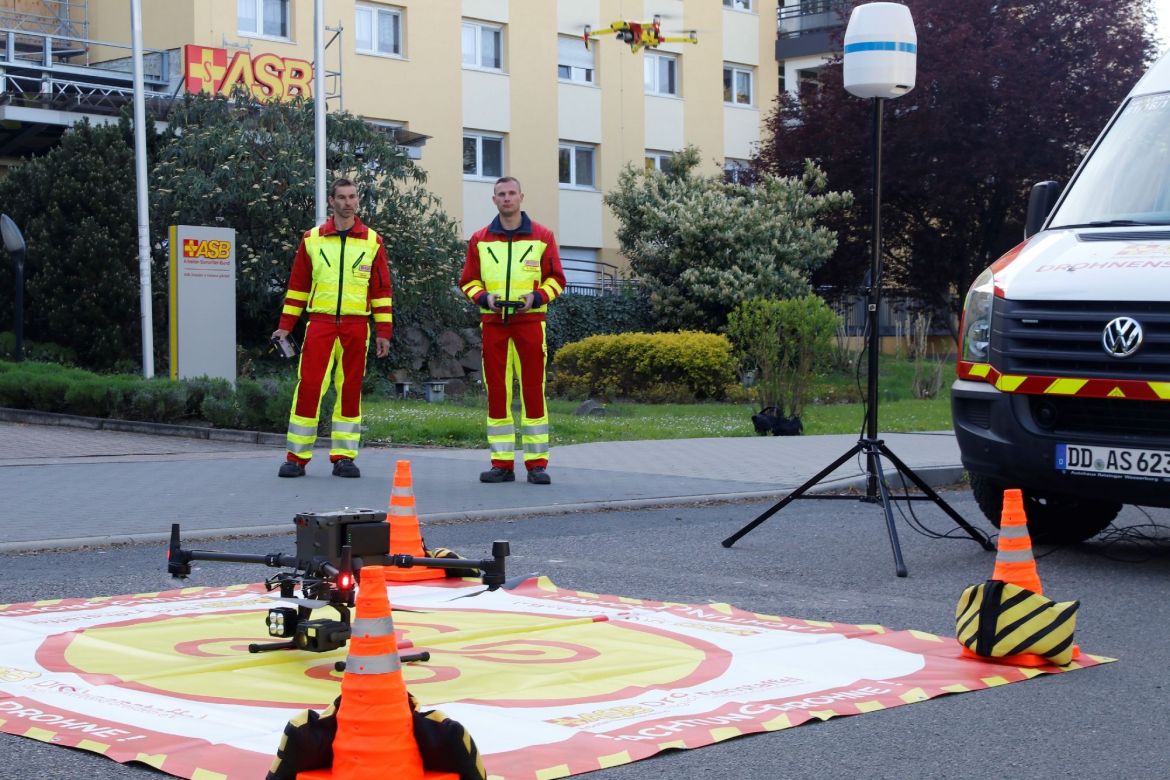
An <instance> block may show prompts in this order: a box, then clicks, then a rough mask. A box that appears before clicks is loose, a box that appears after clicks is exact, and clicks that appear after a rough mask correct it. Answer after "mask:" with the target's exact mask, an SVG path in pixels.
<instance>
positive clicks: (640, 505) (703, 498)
mask: <svg viewBox="0 0 1170 780" xmlns="http://www.w3.org/2000/svg"><path fill="white" fill-rule="evenodd" d="M914 473H916V474H917V475H918V476H919V477H921V478H922V481H923V482H925V483H926V484H927V485H929V486H931V487H938V486H942V485H951V484H954V483H956V482H959V481H960V480H961V479H962V478H963V474H964V473H965V470H964V469H963V468H962V467H961V466H934V467H929V468H923V469H919V470H915V472H914ZM866 480H867V477H865V476H858V477H848V478H846V479H842V480H839V481H830V482H825V483H821V484H820V485H818V486H815V487H813V488H812V489H810V490H809V491H808V492H809V493H832V492H837V491H842V490H865V487H866ZM794 489H795V487H793V488H782V489H777V490H760V491H752V492H745V493H708V494H705V495H696V496H665V497H661V498H635V499H629V500H623V501H597V502H586V503H577V504H555V505H552V506H529V507H516V508H507V509H481V510H472V511H467V512H436V513H433V514H425V515H419V517H418V519H419V524H420V525H423V526H441V525H452V524H456V523H474V522H478V521H483V520H504V519H520V518H525V517H549V516H552V515H567V514H573V513H575V512H612V511H619V510H636V509H666V508H669V507H681V506H693V505H695V504H736V503H747V502H749V501H756V500H759V499H772V498H784V497H785V496H787V495H789V494H790V493H791V492H792V491H793V490H794ZM895 500H897V499H896V498H895ZM289 531H290V528H289V525H288V523H281V524H279V525H277V524H271V525H253V526H243V527H231V528H205V529H200V530H194V531H185V532H183V541H206V540H208V539H225V538H232V537H263V536H278V535H287V534H288V533H289ZM170 537H171V534H170V531H169V530H168V531H158V532H152V533H141V534H122V535H116V536H84V537H74V538H69V539H45V540H41V541H28V542H5V543H0V555H5V554H13V553H32V552H52V551H57V550H78V549H84V548H92V547H111V546H117V545H130V544H154V543H164V544H165V543H166V542H168V541H169V540H170Z"/></svg>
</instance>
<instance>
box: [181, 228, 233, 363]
mask: <svg viewBox="0 0 1170 780" xmlns="http://www.w3.org/2000/svg"><path fill="white" fill-rule="evenodd" d="M170 250H171V265H170V298H171V311H170V314H171V322H170V325H171V327H170V332H171V379H182V378H185V377H195V376H211V377H222V378H223V379H226V380H228V381H229V382H232V383H234V382H235V381H236V231H235V230H233V229H231V228H213V227H199V226H196V225H171V229H170Z"/></svg>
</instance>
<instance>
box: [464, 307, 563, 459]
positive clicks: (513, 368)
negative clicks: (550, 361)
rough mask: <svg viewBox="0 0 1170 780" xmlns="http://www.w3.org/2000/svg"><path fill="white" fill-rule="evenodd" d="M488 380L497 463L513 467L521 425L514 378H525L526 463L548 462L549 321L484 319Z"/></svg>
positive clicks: (523, 426) (493, 455)
mask: <svg viewBox="0 0 1170 780" xmlns="http://www.w3.org/2000/svg"><path fill="white" fill-rule="evenodd" d="M481 326H482V330H483V381H484V387H486V388H487V402H488V409H487V439H488V447H489V448H490V449H491V458H492V466H493V467H499V468H505V469H512V468H514V464H515V457H516V456H515V452H514V449H515V446H516V429H515V426H514V424H513V421H512V378H513V376H515V377H516V378H518V379H519V380H520V410H521V411H520V439H521V442H522V444H523V447H524V465H525V467H527V468H529V469H532V468H536V467H541V468H543V467H545V466H547V465H548V409H547V408H546V407H545V398H544V386H545V370H544V369H545V361H546V359H547V356H548V346H547V343H546V341H545V323H544V320H539V319H522V320H519V321H512V322H503V321H502V320H501V321H496V320H494V319H493V320H491V321H489V322H483V323H482V324H481Z"/></svg>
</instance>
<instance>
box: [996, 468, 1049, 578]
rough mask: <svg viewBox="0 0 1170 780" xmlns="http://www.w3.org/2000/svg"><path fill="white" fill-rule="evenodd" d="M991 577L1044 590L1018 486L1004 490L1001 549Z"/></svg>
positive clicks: (1001, 515)
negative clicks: (1015, 488) (1014, 488)
mask: <svg viewBox="0 0 1170 780" xmlns="http://www.w3.org/2000/svg"><path fill="white" fill-rule="evenodd" d="M991 579H993V580H1002V581H1004V582H1010V583H1011V584H1013V585H1019V586H1020V587H1021V588H1027V589H1028V590H1030V591H1034V592H1036V593H1043V592H1044V589H1043V588H1042V587H1041V585H1040V572H1038V571H1036V558H1035V557H1034V556H1033V555H1032V537H1031V536H1029V535H1028V517H1027V515H1025V514H1024V495H1023V493H1021V492H1020V491H1019V490H1005V491H1003V510H1002V512H1001V513H1000V516H999V549H998V551H997V552H996V554H995V571H993V572H992V574H991Z"/></svg>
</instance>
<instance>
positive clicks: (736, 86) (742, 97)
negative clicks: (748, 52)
mask: <svg viewBox="0 0 1170 780" xmlns="http://www.w3.org/2000/svg"><path fill="white" fill-rule="evenodd" d="M723 102H724V103H729V104H731V105H733V106H750V105H752V70H751V68H745V67H743V66H742V65H724V66H723Z"/></svg>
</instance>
